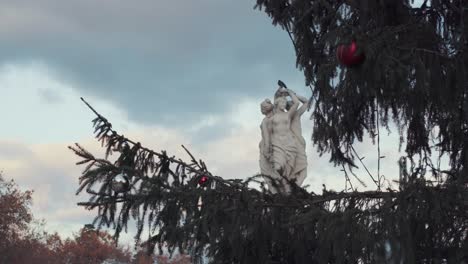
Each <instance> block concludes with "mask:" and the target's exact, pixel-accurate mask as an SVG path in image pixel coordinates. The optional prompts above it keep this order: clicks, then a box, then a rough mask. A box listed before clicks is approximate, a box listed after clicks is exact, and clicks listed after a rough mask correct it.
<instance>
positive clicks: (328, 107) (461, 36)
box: [256, 0, 468, 181]
mask: <svg viewBox="0 0 468 264" xmlns="http://www.w3.org/2000/svg"><path fill="white" fill-rule="evenodd" d="M256 2H257V5H256V8H258V9H260V10H263V11H265V12H266V13H267V14H268V15H269V16H270V17H271V18H272V22H273V24H274V25H277V26H280V27H282V28H283V29H284V30H286V31H287V32H288V33H289V35H290V37H291V40H292V41H293V43H294V47H295V49H296V55H297V66H298V67H299V68H300V69H301V70H303V72H304V75H305V79H306V84H307V85H311V89H312V93H313V98H314V99H315V106H314V109H313V114H312V116H313V120H314V130H313V134H312V140H313V142H314V143H315V144H316V145H317V146H318V149H319V151H320V152H321V153H324V152H331V161H332V162H334V163H335V164H343V163H345V164H348V165H354V162H355V159H354V158H355V155H354V153H353V150H352V144H353V142H354V141H355V140H359V141H362V139H363V135H364V134H365V132H368V133H369V134H370V135H371V136H372V137H373V138H375V137H376V136H377V135H378V127H379V123H380V125H381V126H387V125H388V123H389V121H391V120H394V121H395V122H396V124H397V125H398V128H399V133H400V136H401V140H402V141H403V140H404V139H405V137H406V152H407V154H408V155H409V156H410V157H412V156H414V155H416V154H419V155H421V156H422V157H423V158H425V157H427V156H428V154H430V153H431V151H439V152H440V154H448V155H449V157H450V162H451V169H450V171H446V172H444V173H445V174H447V175H448V176H449V177H451V178H452V179H459V178H461V179H460V180H461V181H466V180H468V178H466V176H465V175H467V174H468V95H467V93H468V92H467V90H468V82H467V76H468V68H467V67H468V1H464V0H443V1H442V0H424V1H423V4H422V5H421V6H418V7H414V6H412V5H411V2H413V4H414V1H409V0H381V1H373V0H293V1H290V0H257V1H256ZM352 40H356V42H357V43H358V48H360V49H361V52H363V53H364V54H365V55H366V59H365V61H364V63H363V64H362V65H361V66H360V67H357V68H356V67H354V68H346V67H339V63H338V61H337V59H336V58H335V53H336V50H337V47H338V46H339V45H340V44H343V43H345V44H347V43H350V42H351V41H352ZM426 165H427V166H426V167H427V168H428V169H434V168H433V167H434V166H431V164H430V163H429V162H427V164H426Z"/></svg>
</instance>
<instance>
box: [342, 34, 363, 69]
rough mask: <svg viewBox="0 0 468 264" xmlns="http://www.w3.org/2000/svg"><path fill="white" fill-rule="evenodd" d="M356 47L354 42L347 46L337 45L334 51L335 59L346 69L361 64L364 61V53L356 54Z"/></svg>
mask: <svg viewBox="0 0 468 264" xmlns="http://www.w3.org/2000/svg"><path fill="white" fill-rule="evenodd" d="M357 50H358V46H357V43H356V41H354V40H353V41H352V42H351V44H349V45H339V46H338V48H337V49H336V57H337V58H338V61H339V62H340V63H341V64H343V65H345V66H348V67H351V66H356V65H359V64H361V63H362V62H363V61H364V59H365V56H364V53H363V52H359V53H358V51H357Z"/></svg>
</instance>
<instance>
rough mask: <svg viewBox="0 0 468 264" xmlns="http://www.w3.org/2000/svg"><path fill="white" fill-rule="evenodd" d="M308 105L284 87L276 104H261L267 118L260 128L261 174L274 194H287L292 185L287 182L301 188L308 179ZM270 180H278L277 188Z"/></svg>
mask: <svg viewBox="0 0 468 264" xmlns="http://www.w3.org/2000/svg"><path fill="white" fill-rule="evenodd" d="M278 83H279V84H280V85H281V84H282V82H278ZM288 97H289V98H290V99H291V100H288ZM301 104H302V105H301ZM308 104H309V100H308V99H307V98H305V97H303V96H298V95H296V94H295V93H294V92H293V91H291V90H289V89H288V88H286V87H285V85H283V86H280V87H279V88H278V90H277V92H276V93H275V96H274V102H273V103H272V102H271V101H270V100H269V99H265V100H264V101H263V102H262V103H261V104H260V109H261V112H262V114H263V115H265V118H264V119H263V121H262V124H261V125H260V129H261V132H262V140H261V142H260V145H259V147H260V171H261V174H262V175H264V176H265V181H266V183H267V185H268V188H269V190H270V191H271V192H273V193H278V192H283V193H288V192H290V185H289V184H287V183H286V181H287V180H294V181H295V182H296V184H297V185H298V186H301V185H302V183H303V182H304V180H305V178H306V177H307V157H306V151H305V140H304V137H303V136H302V127H301V116H302V114H304V112H305V111H306V110H307V109H308ZM271 179H277V182H278V183H279V185H276V186H275V184H273V182H272V180H271Z"/></svg>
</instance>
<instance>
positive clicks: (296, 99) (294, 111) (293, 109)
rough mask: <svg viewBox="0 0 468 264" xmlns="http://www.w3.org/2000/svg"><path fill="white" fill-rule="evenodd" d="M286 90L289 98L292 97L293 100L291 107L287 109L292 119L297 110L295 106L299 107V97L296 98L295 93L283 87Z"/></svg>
mask: <svg viewBox="0 0 468 264" xmlns="http://www.w3.org/2000/svg"><path fill="white" fill-rule="evenodd" d="M285 89H286V91H287V92H288V95H289V96H291V99H292V102H293V105H292V106H291V108H290V109H289V111H288V115H289V117H290V118H291V119H292V118H293V117H294V115H295V114H296V111H297V108H298V107H299V98H297V96H296V94H295V93H294V92H293V91H291V90H289V89H287V88H285Z"/></svg>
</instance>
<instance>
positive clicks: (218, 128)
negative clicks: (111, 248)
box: [0, 0, 402, 240]
mask: <svg viewBox="0 0 468 264" xmlns="http://www.w3.org/2000/svg"><path fill="white" fill-rule="evenodd" d="M254 4H255V3H254V1H253V0H197V1H194V0H172V1H159V0H157V1H155V0H140V1H126V0H101V1H96V0H73V1H72V0H69V1H63V0H15V1H8V0H0V16H1V17H2V23H0V113H1V114H0V117H1V118H0V121H1V129H0V170H2V171H3V174H4V176H5V177H6V178H8V179H10V178H12V179H14V180H15V181H16V182H17V183H18V184H19V185H20V186H21V187H22V188H23V189H34V191H35V192H34V196H33V199H34V204H33V212H34V214H35V215H36V216H37V217H39V218H44V219H45V220H46V221H47V228H48V230H50V231H58V232H59V233H62V234H64V235H65V236H68V235H70V234H72V232H76V231H78V230H79V228H81V227H82V226H83V225H84V224H86V223H89V222H91V221H92V219H93V217H94V214H93V212H87V211H86V210H84V209H82V208H79V207H78V206H76V203H77V202H78V201H85V200H86V199H87V196H86V195H80V196H75V190H76V189H77V187H78V177H79V176H80V173H81V170H82V169H83V168H82V167H78V166H76V165H75V162H77V161H78V160H79V159H78V158H77V157H76V156H74V155H73V154H72V152H71V151H69V150H68V149H67V146H69V145H72V144H73V143H74V142H79V143H80V144H82V145H83V146H85V147H86V148H88V149H89V150H91V151H92V152H93V153H102V151H101V149H100V147H99V145H98V144H97V143H96V142H95V140H94V139H93V134H92V132H93V130H92V124H91V120H92V119H93V118H94V115H93V113H92V112H90V111H89V110H88V109H87V108H86V106H85V105H84V104H83V103H82V102H81V101H80V99H79V98H80V97H84V98H85V99H86V100H87V101H88V102H90V103H91V104H92V105H93V106H94V107H95V108H96V109H97V110H98V111H99V112H100V113H101V114H103V115H104V116H106V117H108V118H109V119H110V120H111V122H112V123H113V124H114V128H116V129H117V130H118V131H120V132H122V133H123V134H125V135H126V136H128V137H131V138H132V139H135V140H136V141H140V142H142V143H143V144H144V145H146V146H148V147H150V148H152V149H154V150H157V151H159V150H163V149H164V150H167V151H168V152H169V153H172V154H174V155H179V157H180V158H183V159H185V158H187V157H186V156H185V155H184V153H183V152H182V149H181V148H180V145H181V144H184V145H185V146H188V147H189V148H190V149H191V151H192V152H193V154H195V155H196V156H197V157H198V158H200V159H203V160H204V161H206V163H207V166H208V167H209V168H210V169H211V171H213V172H214V173H216V174H218V175H221V176H223V177H226V178H246V177H248V176H252V175H254V174H256V173H258V172H259V168H258V142H259V141H260V129H259V124H260V122H261V120H262V115H261V113H260V110H259V103H260V102H261V101H262V100H263V99H264V98H267V97H270V98H271V97H272V95H273V93H274V91H275V90H276V81H277V80H278V79H281V80H283V81H284V82H286V83H287V84H288V86H289V87H290V88H292V89H293V90H295V91H296V92H297V93H299V94H302V95H304V96H307V97H309V96H310V90H309V89H308V88H307V87H305V86H304V78H303V75H302V73H301V72H300V71H298V70H297V69H296V68H295V54H294V50H293V47H292V44H291V42H290V40H289V38H288V36H287V34H286V33H285V32H284V31H282V30H281V29H279V28H275V27H274V26H273V25H271V22H270V19H269V18H268V17H267V16H266V15H265V14H264V13H263V12H262V11H259V10H254V9H253V6H254ZM309 116H310V113H306V114H305V115H304V117H303V129H304V137H305V138H306V140H307V142H308V145H307V155H308V162H309V167H308V175H309V176H308V178H307V179H306V181H305V184H309V185H310V187H309V189H310V190H313V191H316V192H319V191H320V190H321V188H322V184H326V185H327V187H328V188H332V189H335V190H342V189H343V188H344V176H343V173H342V172H341V171H340V168H334V167H333V166H331V165H329V163H328V160H329V155H328V154H326V155H324V156H322V157H319V156H318V155H317V151H316V148H315V147H314V146H313V145H312V144H311V143H310V142H311V141H310V136H311V134H310V132H311V127H312V121H311V120H309ZM397 139H398V136H397V135H396V134H395V133H393V134H390V135H389V136H387V133H386V132H385V133H382V141H383V144H382V146H381V149H382V155H385V156H386V160H385V162H384V163H383V164H382V168H381V171H382V173H383V174H384V175H386V176H387V178H388V179H389V180H391V179H392V178H394V177H390V176H391V175H393V176H397V175H398V169H397V167H396V162H397V159H398V157H399V156H400V155H402V154H400V153H398V143H397V142H398V140H397ZM356 149H357V150H358V152H359V153H360V155H362V156H365V157H366V158H365V160H364V161H365V162H366V165H367V166H368V167H369V169H370V170H371V172H372V173H374V174H376V158H377V152H376V146H372V145H371V144H370V141H365V142H364V143H363V144H358V145H357V146H356ZM357 173H358V175H359V176H361V177H362V178H363V179H365V180H366V182H367V183H368V189H373V188H374V186H372V183H371V182H370V181H369V179H368V178H369V177H367V176H366V173H365V171H364V170H363V169H361V170H358V171H357ZM354 184H355V186H359V185H358V184H357V183H356V182H354ZM359 189H360V190H364V189H366V188H364V187H362V186H360V187H359ZM132 235H133V234H132V233H130V234H128V235H127V236H125V237H124V239H126V240H129V239H131V237H132Z"/></svg>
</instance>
